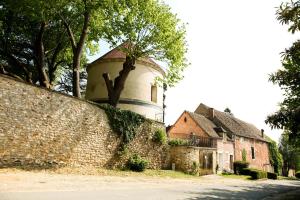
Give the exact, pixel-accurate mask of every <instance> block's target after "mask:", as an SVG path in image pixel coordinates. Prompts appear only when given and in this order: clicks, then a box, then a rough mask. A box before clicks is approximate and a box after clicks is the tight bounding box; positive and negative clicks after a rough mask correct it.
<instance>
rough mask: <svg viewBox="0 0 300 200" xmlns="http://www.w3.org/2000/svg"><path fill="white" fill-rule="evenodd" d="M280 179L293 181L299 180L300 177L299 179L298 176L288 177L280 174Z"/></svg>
mask: <svg viewBox="0 0 300 200" xmlns="http://www.w3.org/2000/svg"><path fill="white" fill-rule="evenodd" d="M278 180H292V181H297V180H300V179H297V178H296V177H292V176H290V177H286V176H278Z"/></svg>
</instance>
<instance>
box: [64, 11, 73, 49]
mask: <svg viewBox="0 0 300 200" xmlns="http://www.w3.org/2000/svg"><path fill="white" fill-rule="evenodd" d="M61 19H62V20H63V23H64V26H65V27H66V29H67V33H68V36H69V39H70V42H71V45H72V50H73V52H75V51H76V42H75V37H74V34H73V31H72V29H71V27H70V25H69V24H68V23H67V21H66V20H65V19H64V18H63V17H62V16H61Z"/></svg>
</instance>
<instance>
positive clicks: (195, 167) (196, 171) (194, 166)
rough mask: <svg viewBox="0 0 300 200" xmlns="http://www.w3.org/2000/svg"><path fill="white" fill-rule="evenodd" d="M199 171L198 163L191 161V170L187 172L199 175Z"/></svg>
mask: <svg viewBox="0 0 300 200" xmlns="http://www.w3.org/2000/svg"><path fill="white" fill-rule="evenodd" d="M199 172H200V165H199V163H197V162H195V161H193V164H192V166H191V171H190V173H189V174H191V175H199Z"/></svg>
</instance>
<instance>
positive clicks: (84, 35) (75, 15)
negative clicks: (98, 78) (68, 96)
mask: <svg viewBox="0 0 300 200" xmlns="http://www.w3.org/2000/svg"><path fill="white" fill-rule="evenodd" d="M105 3H108V4H109V3H110V1H109V0H108V1H103V2H102V1H93V0H75V1H62V3H61V4H60V5H59V15H60V19H61V20H62V21H63V24H64V26H65V28H66V31H67V34H68V38H69V41H70V44H71V48H72V53H73V58H72V73H73V78H72V80H73V82H72V83H73V84H72V85H73V96H76V97H79V98H80V97H81V93H80V71H81V66H82V63H81V59H82V56H83V54H84V52H86V51H87V50H88V51H89V52H90V53H94V52H95V51H96V50H97V49H98V48H97V47H98V43H97V41H98V40H99V39H100V34H99V33H101V29H102V28H101V27H102V21H103V19H102V8H101V6H103V5H104V4H105ZM107 25H108V26H109V23H107Z"/></svg>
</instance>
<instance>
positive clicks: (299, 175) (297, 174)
mask: <svg viewBox="0 0 300 200" xmlns="http://www.w3.org/2000/svg"><path fill="white" fill-rule="evenodd" d="M295 176H296V177H297V178H299V179H300V171H297V172H296V174H295Z"/></svg>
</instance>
